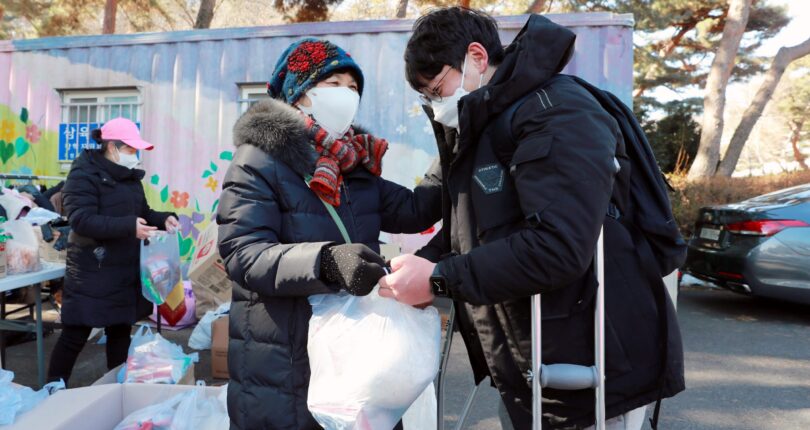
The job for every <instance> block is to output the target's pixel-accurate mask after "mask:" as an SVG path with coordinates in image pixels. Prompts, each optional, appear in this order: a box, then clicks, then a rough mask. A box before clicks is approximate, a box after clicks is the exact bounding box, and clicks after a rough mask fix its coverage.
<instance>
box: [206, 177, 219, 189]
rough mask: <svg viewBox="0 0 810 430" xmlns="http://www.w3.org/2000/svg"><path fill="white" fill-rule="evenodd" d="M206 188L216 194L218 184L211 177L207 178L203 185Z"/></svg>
mask: <svg viewBox="0 0 810 430" xmlns="http://www.w3.org/2000/svg"><path fill="white" fill-rule="evenodd" d="M205 186H206V187H208V188H210V189H211V191H213V192H217V187H218V186H219V182H217V180H216V179H214V177H213V176H209V177H208V182H207V183H206V184H205Z"/></svg>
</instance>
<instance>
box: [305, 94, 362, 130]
mask: <svg viewBox="0 0 810 430" xmlns="http://www.w3.org/2000/svg"><path fill="white" fill-rule="evenodd" d="M306 94H307V97H309V101H310V102H311V103H312V104H311V106H304V105H298V109H301V112H304V113H305V114H307V115H311V116H312V118H314V119H315V121H316V122H317V123H318V125H320V126H321V127H322V128H323V129H324V130H326V131H327V132H328V133H329V135H330V136H331V137H332V138H333V139H340V138H341V137H343V135H345V134H346V132H347V131H349V127H351V126H352V123H353V122H354V116H355V115H357V108H358V107H359V106H360V94H358V93H357V91H354V90H352V89H351V88H349V87H314V88H311V89H310V90H309V91H307V92H306Z"/></svg>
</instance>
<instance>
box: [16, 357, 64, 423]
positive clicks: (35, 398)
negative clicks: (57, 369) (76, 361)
mask: <svg viewBox="0 0 810 430" xmlns="http://www.w3.org/2000/svg"><path fill="white" fill-rule="evenodd" d="M13 379H14V372H11V371H8V370H3V369H0V426H3V425H9V424H13V423H14V420H15V419H16V418H17V417H18V416H19V415H21V414H24V413H26V412H28V411H30V410H31V409H34V408H35V407H36V406H37V405H38V404H39V403H40V402H42V401H43V400H45V398H47V397H48V396H49V395H50V393H53V392H56V391H58V390H63V389H64V388H65V383H64V382H63V381H61V380H60V381H59V382H50V383H48V384H46V385H45V386H44V387H42V389H41V390H39V391H34V390H32V389H31V388H29V387H24V386H22V385H15V384H12V383H11V381H12V380H13Z"/></svg>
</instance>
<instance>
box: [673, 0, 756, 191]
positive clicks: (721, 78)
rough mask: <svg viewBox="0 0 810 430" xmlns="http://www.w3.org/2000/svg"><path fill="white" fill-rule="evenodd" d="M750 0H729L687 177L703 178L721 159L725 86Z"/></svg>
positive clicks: (713, 169)
mask: <svg viewBox="0 0 810 430" xmlns="http://www.w3.org/2000/svg"><path fill="white" fill-rule="evenodd" d="M750 11H751V0H729V11H728V16H727V17H726V25H725V27H724V28H723V38H722V39H721V40H720V46H719V47H718V49H717V53H716V54H715V55H714V60H712V67H711V69H710V70H709V76H708V78H707V79H706V89H705V91H704V92H705V94H704V98H703V124H702V128H701V133H700V146H699V147H698V152H697V156H696V157H695V162H694V163H692V168H691V169H689V175H688V178H689V179H697V178H706V177H710V176H713V175H714V172H715V171H716V170H717V163H718V162H719V161H720V139H721V138H722V137H723V112H724V111H725V108H726V87H727V86H728V79H729V76H730V75H731V70H732V69H733V68H734V60H735V58H736V57H737V51H738V50H739V49H740V40H741V39H742V37H743V34H744V33H745V26H746V25H747V24H748V13H749V12H750Z"/></svg>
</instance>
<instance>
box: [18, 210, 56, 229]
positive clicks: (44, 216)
mask: <svg viewBox="0 0 810 430" xmlns="http://www.w3.org/2000/svg"><path fill="white" fill-rule="evenodd" d="M61 217H62V216H61V215H59V214H58V213H56V212H52V211H49V210H47V209H45V208H33V209H31V210H30V211H28V214H26V215H25V216H24V217H22V219H23V220H24V221H27V222H28V223H30V224H33V225H45V224H47V223H49V222H51V221H53V220H55V219H59V218H61Z"/></svg>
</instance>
